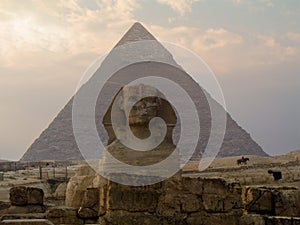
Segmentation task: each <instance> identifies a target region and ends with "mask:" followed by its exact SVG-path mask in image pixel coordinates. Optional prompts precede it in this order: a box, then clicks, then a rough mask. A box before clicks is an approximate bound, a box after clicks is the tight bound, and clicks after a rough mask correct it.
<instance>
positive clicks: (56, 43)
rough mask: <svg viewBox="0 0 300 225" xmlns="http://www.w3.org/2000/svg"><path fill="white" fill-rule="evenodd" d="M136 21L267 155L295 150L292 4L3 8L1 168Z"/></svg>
mask: <svg viewBox="0 0 300 225" xmlns="http://www.w3.org/2000/svg"><path fill="white" fill-rule="evenodd" d="M153 15H155V16H153ZM136 21H139V22H141V23H142V24H143V25H144V26H145V27H146V28H147V29H148V30H149V31H150V32H151V33H152V34H153V35H154V36H155V37H156V38H158V39H159V40H161V41H167V42H173V43H175V44H177V45H181V46H183V47H185V48H188V49H190V50H192V51H193V52H195V53H196V54H197V55H199V56H200V57H201V58H202V59H203V60H204V61H205V62H206V63H207V64H208V65H209V66H210V67H211V69H212V70H213V71H214V73H215V75H216V77H217V78H218V81H219V83H220V85H221V88H222V90H223V93H224V97H225V101H226V105H227V110H228V111H229V113H230V114H231V116H232V117H233V119H235V120H236V121H237V122H238V124H239V125H241V126H242V127H243V128H244V129H245V130H246V131H247V132H249V133H250V134H251V137H252V138H253V139H254V140H255V141H256V142H257V143H258V144H259V145H261V146H262V148H263V150H264V151H265V152H266V153H268V154H270V155H278V154H285V153H287V152H289V151H292V150H296V149H300V118H299V115H300V101H299V99H300V91H299V90H300V76H299V72H300V64H299V62H300V27H299V24H298V23H297V21H300V2H299V1H296V0H294V1H293V0H289V1H279V0H277V1H276V0H255V1H248V0H221V1H206V0H179V1H171V0H156V1H150V0H144V1H135V0H125V1H121V0H117V1H97V0H95V1H89V2H85V1H83V0H72V1H69V2H67V1H63V0H60V1H56V2H53V1H35V0H30V1H26V2H23V1H18V0H11V1H9V0H3V1H1V2H0V54H1V57H0V97H1V100H2V101H1V103H2V104H1V106H0V118H1V128H0V144H1V155H0V159H9V160H18V159H19V158H21V156H22V155H23V154H24V153H25V151H26V150H27V148H28V147H29V146H30V144H31V143H33V141H34V140H35V139H36V138H38V136H39V135H40V133H41V132H42V131H43V130H44V129H45V128H46V127H47V126H48V125H49V124H50V122H51V121H52V120H53V118H54V117H55V116H56V115H57V114H58V113H59V111H60V110H61V109H62V108H63V107H64V105H65V104H66V103H67V101H68V100H69V99H70V98H71V96H72V95H73V94H74V92H75V90H76V86H77V84H78V82H79V80H80V78H81V76H82V74H83V73H84V71H85V70H86V69H87V67H88V66H89V65H90V64H91V63H92V62H93V61H94V60H95V59H96V58H97V57H98V56H100V55H103V54H104V53H107V52H108V51H110V49H111V48H112V47H113V46H114V45H115V44H116V43H117V41H118V40H119V39H120V38H121V37H122V36H123V35H124V33H125V32H126V31H127V30H128V29H129V27H130V26H131V25H132V24H133V23H134V22H136Z"/></svg>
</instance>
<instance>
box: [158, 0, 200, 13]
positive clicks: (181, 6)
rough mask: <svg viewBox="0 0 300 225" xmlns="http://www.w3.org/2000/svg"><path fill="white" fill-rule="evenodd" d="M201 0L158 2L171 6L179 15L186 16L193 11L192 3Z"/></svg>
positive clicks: (167, 0) (163, 0)
mask: <svg viewBox="0 0 300 225" xmlns="http://www.w3.org/2000/svg"><path fill="white" fill-rule="evenodd" d="M199 1H200V0H176V1H174V0H157V2H158V3H161V4H164V5H167V6H169V7H171V8H172V9H173V10H174V11H175V12H177V13H179V15H181V16H184V15H185V14H186V13H188V12H191V11H192V5H193V4H194V3H195V2H199Z"/></svg>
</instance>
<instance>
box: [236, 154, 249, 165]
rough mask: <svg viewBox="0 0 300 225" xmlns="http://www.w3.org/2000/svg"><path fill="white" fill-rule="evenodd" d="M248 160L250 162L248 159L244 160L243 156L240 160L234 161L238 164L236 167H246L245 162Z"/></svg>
mask: <svg viewBox="0 0 300 225" xmlns="http://www.w3.org/2000/svg"><path fill="white" fill-rule="evenodd" d="M249 160H250V159H249V158H244V156H243V157H242V158H241V159H238V160H236V163H237V164H238V166H239V165H242V164H244V165H247V161H249Z"/></svg>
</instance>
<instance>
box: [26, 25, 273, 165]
mask: <svg viewBox="0 0 300 225" xmlns="http://www.w3.org/2000/svg"><path fill="white" fill-rule="evenodd" d="M140 40H156V39H155V37H154V36H153V35H152V34H150V33H149V32H148V31H147V30H146V29H145V28H144V27H143V26H142V25H141V24H140V23H135V24H134V25H133V26H132V27H131V28H130V29H129V30H128V32H127V33H126V34H125V35H124V36H123V37H122V38H121V40H120V41H119V42H118V43H117V45H116V46H119V45H123V44H126V43H129V42H135V41H140ZM157 43H159V42H157ZM157 48H160V49H159V51H160V52H159V53H160V54H159V55H160V56H161V57H163V58H166V60H167V61H168V62H169V63H170V64H173V65H174V64H176V62H175V61H174V60H173V58H172V56H171V54H170V53H169V52H167V50H166V49H164V48H163V47H162V46H161V45H160V44H158V45H157ZM176 65H177V64H176ZM151 66H152V67H153V65H152V64H151V63H149V62H148V63H143V64H141V65H133V66H132V67H130V68H128V70H129V71H127V74H132V73H135V72H139V70H140V71H148V70H151ZM155 66H156V67H157V66H159V65H155ZM162 69H163V68H162ZM130 70H131V71H130ZM94 76H96V75H94ZM122 77H123V78H124V80H123V81H122V79H120V78H119V77H116V78H114V77H112V78H111V79H110V80H109V82H108V83H107V84H106V86H105V87H104V88H103V90H102V92H103V96H105V97H104V98H103V99H101V100H102V101H101V103H99V105H101V107H98V108H101V109H103V110H102V111H98V112H96V123H97V124H100V126H99V129H98V133H99V134H100V136H101V139H102V140H104V141H105V140H106V139H107V135H106V132H105V131H104V128H103V127H101V125H102V123H101V121H102V118H103V115H104V113H105V112H106V110H107V108H108V105H109V104H110V99H112V97H113V96H114V93H116V92H117V91H118V90H119V89H120V88H121V87H122V86H123V85H125V84H126V76H124V74H123V75H122ZM131 78H132V77H131ZM173 78H174V77H173ZM93 79H94V77H92V78H91V79H90V81H88V82H87V84H85V85H84V86H83V87H82V88H89V85H90V84H91V83H92V82H93ZM174 79H177V81H178V83H180V85H182V86H186V87H188V88H187V89H189V90H190V94H191V96H192V95H193V96H192V98H193V100H194V102H195V105H196V106H197V110H198V111H199V115H200V118H204V119H203V121H201V124H204V125H205V126H206V129H202V127H201V132H202V133H200V136H201V138H200V139H199V143H198V146H197V149H196V152H195V154H194V156H193V158H192V160H197V159H198V158H199V157H200V156H201V152H202V151H203V149H204V148H205V146H206V144H207V139H208V135H209V134H208V132H207V131H208V130H209V128H210V117H207V113H208V111H207V110H208V109H207V108H208V107H207V104H206V103H205V102H206V101H207V100H206V99H205V98H204V95H203V93H200V92H198V91H195V90H197V89H195V88H196V86H195V82H194V81H192V80H191V79H190V78H185V77H183V75H182V76H181V74H180V73H179V74H178V75H177V76H175V78H174ZM116 81H117V82H116ZM194 86H195V87H194ZM198 89H199V88H198ZM99 101H100V100H99ZM72 103H73V98H72V99H71V100H70V101H69V102H68V103H67V104H66V106H65V107H64V108H63V109H62V110H61V111H60V112H59V114H58V115H57V117H56V118H55V119H54V120H53V121H52V123H51V124H50V125H49V127H48V128H47V129H45V130H44V131H43V132H42V134H41V135H40V137H39V138H37V139H36V140H35V141H34V142H33V144H32V145H31V146H30V147H29V149H28V150H27V151H26V153H25V154H24V156H23V157H22V158H21V161H40V160H81V159H83V157H82V155H81V153H80V151H79V149H78V146H77V144H76V141H75V138H74V134H73V127H72ZM215 104H218V103H216V102H215ZM178 134H179V133H178V131H177V133H176V132H175V136H176V135H177V136H178ZM236 155H260V156H266V155H267V154H266V153H265V152H264V151H263V150H262V148H261V147H260V146H259V145H258V144H257V143H256V142H255V141H254V140H253V139H252V138H251V136H250V135H249V134H248V133H247V132H246V131H245V130H244V129H243V128H242V127H240V126H239V125H238V124H237V123H236V122H235V121H234V120H233V119H232V118H231V116H230V115H229V114H228V113H227V125H226V132H225V138H224V141H223V144H222V147H221V150H220V152H219V154H218V156H219V157H225V156H236Z"/></svg>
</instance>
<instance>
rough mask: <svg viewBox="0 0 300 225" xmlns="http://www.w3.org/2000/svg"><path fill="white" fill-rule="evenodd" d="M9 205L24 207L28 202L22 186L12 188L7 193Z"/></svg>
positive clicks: (25, 190) (25, 191)
mask: <svg viewBox="0 0 300 225" xmlns="http://www.w3.org/2000/svg"><path fill="white" fill-rule="evenodd" d="M9 196H10V203H11V204H12V205H16V206H25V205H27V202H28V195H27V188H26V187H24V186H19V187H13V188H11V189H10V191H9Z"/></svg>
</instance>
